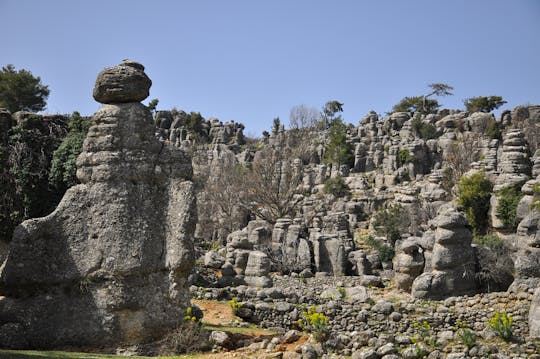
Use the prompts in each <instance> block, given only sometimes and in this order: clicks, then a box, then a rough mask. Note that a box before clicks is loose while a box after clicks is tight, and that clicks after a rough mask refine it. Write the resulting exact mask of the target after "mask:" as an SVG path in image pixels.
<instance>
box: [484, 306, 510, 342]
mask: <svg viewBox="0 0 540 359" xmlns="http://www.w3.org/2000/svg"><path fill="white" fill-rule="evenodd" d="M513 321H514V320H513V318H512V316H510V315H508V314H507V313H506V311H502V312H495V313H493V316H492V317H491V318H489V319H488V325H489V327H490V328H491V329H493V330H494V331H495V333H496V334H497V335H498V336H499V337H501V338H502V339H504V340H506V341H508V340H510V339H512V335H513V334H512V322H513Z"/></svg>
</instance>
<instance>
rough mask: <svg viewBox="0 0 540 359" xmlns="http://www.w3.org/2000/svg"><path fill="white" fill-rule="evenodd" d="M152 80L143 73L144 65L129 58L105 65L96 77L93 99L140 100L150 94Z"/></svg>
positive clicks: (114, 101)
mask: <svg viewBox="0 0 540 359" xmlns="http://www.w3.org/2000/svg"><path fill="white" fill-rule="evenodd" d="M151 85H152V81H151V80H150V78H148V76H146V74H145V73H144V66H143V65H141V64H139V63H137V62H134V61H130V60H124V61H123V62H122V63H121V64H120V65H118V66H113V67H107V68H105V69H104V70H103V71H101V72H100V73H99V75H98V77H97V80H96V84H95V87H94V99H95V100H96V101H97V102H101V103H105V104H111V103H126V102H140V101H142V100H144V99H145V98H147V97H148V95H149V94H150V86H151Z"/></svg>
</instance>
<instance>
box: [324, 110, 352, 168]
mask: <svg viewBox="0 0 540 359" xmlns="http://www.w3.org/2000/svg"><path fill="white" fill-rule="evenodd" d="M352 159H353V152H352V146H351V144H350V143H348V142H347V125H345V124H344V123H343V121H342V120H341V118H338V119H335V120H334V121H333V122H332V124H331V125H330V138H329V140H328V143H327V145H326V151H325V154H324V162H325V163H333V164H335V165H337V166H340V165H343V164H348V163H350V162H351V161H352Z"/></svg>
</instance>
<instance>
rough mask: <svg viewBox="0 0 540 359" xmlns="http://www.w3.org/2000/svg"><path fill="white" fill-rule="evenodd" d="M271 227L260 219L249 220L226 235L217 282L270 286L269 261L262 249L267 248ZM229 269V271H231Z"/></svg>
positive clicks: (222, 283)
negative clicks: (244, 225)
mask: <svg viewBox="0 0 540 359" xmlns="http://www.w3.org/2000/svg"><path fill="white" fill-rule="evenodd" d="M271 238H272V230H271V227H270V225H269V224H268V223H267V222H265V221H262V220H256V221H251V222H249V223H248V225H247V227H245V228H244V229H242V230H240V231H235V232H233V233H231V234H230V235H229V236H228V237H227V250H226V254H225V257H226V258H225V263H224V264H223V265H222V267H221V268H222V278H221V279H220V284H221V285H230V284H231V283H235V284H247V285H251V286H255V287H271V286H272V280H271V279H270V277H269V273H270V269H271V262H270V258H269V257H268V255H267V254H266V252H267V251H268V250H269V248H270V241H271ZM231 269H232V270H231Z"/></svg>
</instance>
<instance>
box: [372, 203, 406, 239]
mask: <svg viewBox="0 0 540 359" xmlns="http://www.w3.org/2000/svg"><path fill="white" fill-rule="evenodd" d="M410 222H411V220H410V216H409V213H408V212H407V210H406V209H405V208H404V207H403V206H402V205H400V204H399V203H394V204H387V205H386V206H385V208H382V209H380V210H379V211H377V212H375V214H374V215H373V227H374V228H375V231H376V232H377V233H378V234H379V235H383V236H385V237H386V239H387V240H388V241H390V243H392V246H393V245H394V244H395V243H396V241H397V240H398V239H400V238H401V233H402V232H405V231H406V230H407V228H408V227H409V224H410Z"/></svg>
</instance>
